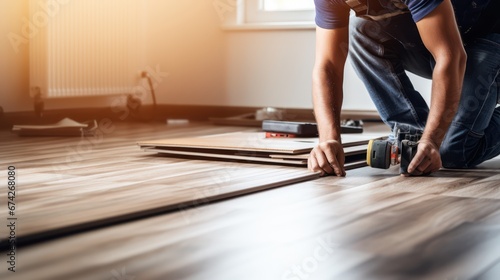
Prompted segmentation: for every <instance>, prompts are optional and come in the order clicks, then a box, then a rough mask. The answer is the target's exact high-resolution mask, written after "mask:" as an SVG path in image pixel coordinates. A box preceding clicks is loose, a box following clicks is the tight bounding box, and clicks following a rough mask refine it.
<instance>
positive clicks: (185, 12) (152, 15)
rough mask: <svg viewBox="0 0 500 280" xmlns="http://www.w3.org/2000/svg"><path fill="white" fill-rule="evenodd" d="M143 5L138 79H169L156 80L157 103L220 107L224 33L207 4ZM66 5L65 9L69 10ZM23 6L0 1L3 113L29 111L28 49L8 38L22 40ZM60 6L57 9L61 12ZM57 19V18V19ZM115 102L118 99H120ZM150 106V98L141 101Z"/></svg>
mask: <svg viewBox="0 0 500 280" xmlns="http://www.w3.org/2000/svg"><path fill="white" fill-rule="evenodd" d="M139 1H140V3H142V4H143V5H142V10H141V11H139V13H140V14H141V15H142V19H141V31H140V35H139V36H140V37H139V42H138V43H139V49H140V56H141V61H140V63H139V64H140V65H139V66H138V69H137V70H138V73H139V72H140V71H142V70H146V69H149V70H151V69H154V70H156V69H157V67H159V69H160V72H162V73H168V77H166V78H165V77H162V79H161V80H155V84H156V86H157V89H156V90H157V99H158V103H163V104H219V105H220V104H224V102H225V101H224V100H225V97H224V94H223V92H224V84H225V82H224V72H225V71H224V64H223V61H224V40H223V36H224V32H223V31H222V30H221V29H220V28H219V23H220V21H219V18H218V16H217V13H216V12H215V10H214V8H213V5H212V0H203V1H200V0H182V1H179V0H139ZM70 4H71V2H68V4H67V5H70ZM28 6H29V4H28V0H1V1H0V36H1V40H0V60H1V61H2V68H1V70H0V71H1V72H0V74H1V76H0V79H1V80H0V82H1V83H0V106H3V108H4V110H5V111H6V112H15V111H29V110H32V107H33V106H32V99H31V98H30V97H29V49H28V48H29V47H28V44H23V45H21V46H20V48H19V50H20V51H19V53H16V52H15V51H14V48H13V47H12V45H11V43H10V41H9V39H8V38H7V36H8V34H10V33H16V34H19V35H22V28H23V27H24V21H23V20H24V19H27V18H29V10H28ZM63 10H64V6H63V5H62V6H61V12H63ZM56 16H57V15H56ZM119 99H120V100H121V99H122V98H119ZM116 101H117V97H84V98H64V99H48V100H46V104H45V107H46V109H59V108H82V107H107V106H111V104H114V103H115V102H116ZM145 101H146V102H150V98H149V96H148V98H147V99H146V100H145Z"/></svg>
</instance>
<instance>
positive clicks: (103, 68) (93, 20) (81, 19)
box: [29, 0, 140, 98]
mask: <svg viewBox="0 0 500 280" xmlns="http://www.w3.org/2000/svg"><path fill="white" fill-rule="evenodd" d="M139 1H140V0H30V18H29V38H30V88H31V95H32V96H33V95H35V94H36V93H37V92H39V93H41V96H42V97H45V98H60V97H76V96H102V95H115V94H126V93H131V92H132V91H133V88H134V85H136V84H137V80H138V70H137V62H138V50H137V46H138V36H137V35H138V17H139V12H138V4H139Z"/></svg>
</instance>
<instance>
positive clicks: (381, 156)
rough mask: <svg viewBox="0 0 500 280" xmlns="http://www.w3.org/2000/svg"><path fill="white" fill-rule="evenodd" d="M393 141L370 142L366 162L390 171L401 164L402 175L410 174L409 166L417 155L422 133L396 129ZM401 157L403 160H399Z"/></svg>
mask: <svg viewBox="0 0 500 280" xmlns="http://www.w3.org/2000/svg"><path fill="white" fill-rule="evenodd" d="M394 131H395V132H394V139H393V140H370V142H369V143H368V151H367V153H366V162H367V164H368V166H371V167H373V168H381V169H388V168H389V167H390V166H391V165H397V164H400V173H401V174H405V173H408V166H409V165H410V162H411V161H412V159H413V157H415V154H416V153H417V147H418V141H419V140H420V138H421V137H422V134H421V133H406V132H405V133H403V132H401V131H400V130H399V129H397V128H395V129H394ZM399 155H401V160H399V159H398V157H399Z"/></svg>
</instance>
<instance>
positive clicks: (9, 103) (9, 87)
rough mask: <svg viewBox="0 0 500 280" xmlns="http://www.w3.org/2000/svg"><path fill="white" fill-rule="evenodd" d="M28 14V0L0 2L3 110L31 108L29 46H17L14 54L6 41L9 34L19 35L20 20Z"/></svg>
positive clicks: (0, 76)
mask: <svg viewBox="0 0 500 280" xmlns="http://www.w3.org/2000/svg"><path fill="white" fill-rule="evenodd" d="M27 14H28V2H27V1H18V0H1V1H0V61H1V62H0V106H2V107H3V109H4V110H5V111H20V110H25V109H26V108H29V107H28V106H31V104H30V98H29V95H28V78H29V74H28V71H29V60H28V45H27V44H23V45H20V46H19V52H17V53H16V52H15V51H14V49H13V47H12V45H11V43H10V40H9V38H8V34H10V33H11V32H20V30H21V28H22V25H23V23H22V17H23V16H25V15H27Z"/></svg>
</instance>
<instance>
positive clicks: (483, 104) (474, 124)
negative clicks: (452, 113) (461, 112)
mask: <svg viewBox="0 0 500 280" xmlns="http://www.w3.org/2000/svg"><path fill="white" fill-rule="evenodd" d="M499 74H500V69H498V70H497V73H496V74H495V77H494V78H493V80H492V82H491V84H490V85H489V86H488V94H487V95H486V96H485V97H484V101H483V102H482V104H481V109H480V110H479V112H482V111H483V109H484V106H485V104H486V102H485V101H486V99H488V96H489V95H490V94H491V87H492V86H493V85H494V84H495V83H496V79H497V78H498V75H499ZM479 115H480V114H477V115H476V118H475V119H474V122H473V123H472V126H471V129H470V130H471V131H473V130H474V127H475V126H476V122H477V120H478V119H479Z"/></svg>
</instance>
